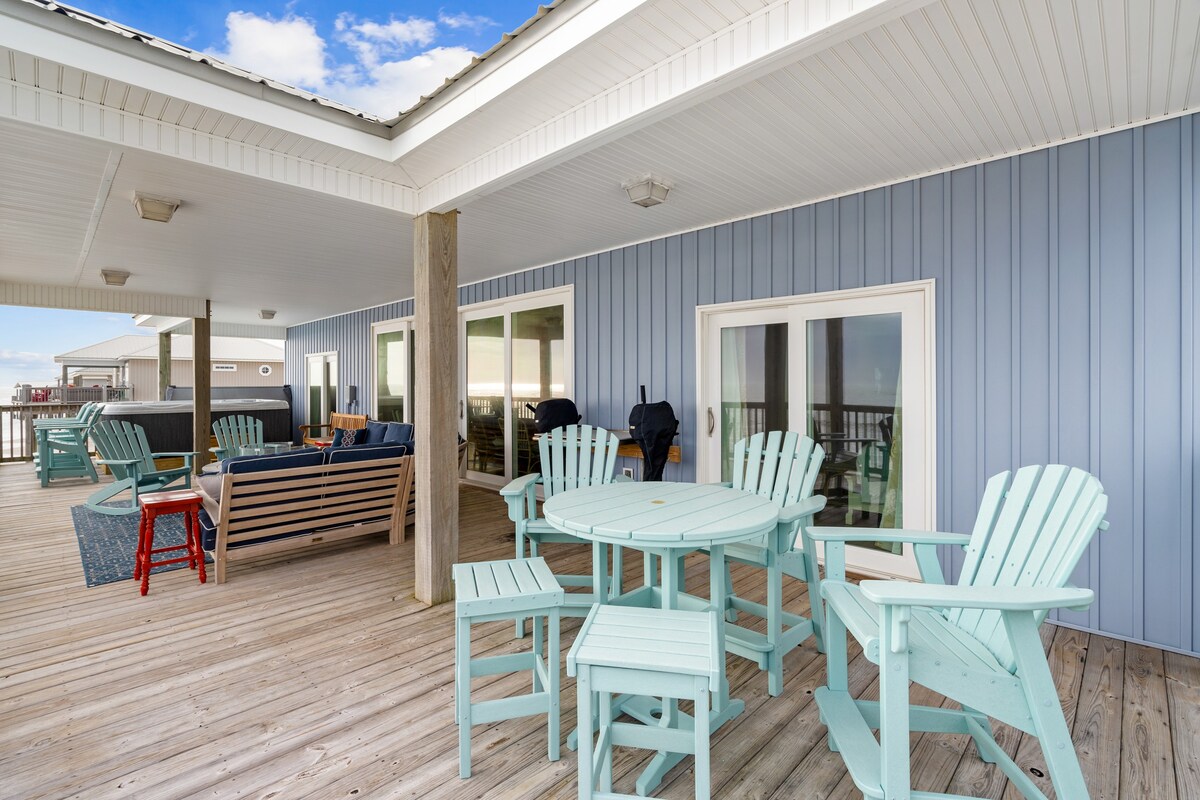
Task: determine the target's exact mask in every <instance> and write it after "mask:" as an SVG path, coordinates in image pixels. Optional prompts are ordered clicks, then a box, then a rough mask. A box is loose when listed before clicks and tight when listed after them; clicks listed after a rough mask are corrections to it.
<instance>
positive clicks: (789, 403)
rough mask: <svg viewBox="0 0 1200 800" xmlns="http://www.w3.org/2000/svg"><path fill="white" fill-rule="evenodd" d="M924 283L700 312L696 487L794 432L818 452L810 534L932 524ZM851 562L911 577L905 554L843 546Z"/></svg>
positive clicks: (928, 295)
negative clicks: (767, 435)
mask: <svg viewBox="0 0 1200 800" xmlns="http://www.w3.org/2000/svg"><path fill="white" fill-rule="evenodd" d="M931 309H932V285H931V284H926V283H922V284H915V285H909V286H908V287H894V286H893V287H882V288H880V289H878V290H874V291H856V292H845V293H843V292H835V293H829V294H827V295H807V296H802V297H796V298H788V299H786V300H774V301H770V302H755V303H749V304H740V305H732V304H731V305H729V306H722V307H719V308H714V309H712V310H705V309H702V310H701V312H700V313H701V329H702V337H701V339H702V341H701V351H702V352H701V359H700V367H701V371H702V376H701V382H700V385H701V389H700V393H701V397H700V400H701V408H702V409H706V410H707V414H706V417H707V418H706V419H705V420H704V422H703V423H702V425H703V426H704V428H703V429H702V430H701V431H700V439H699V441H700V442H701V450H702V452H703V453H704V455H703V456H702V460H701V464H700V478H701V480H727V479H728V475H729V470H730V463H731V462H730V459H731V453H732V449H733V445H734V444H735V443H736V442H737V441H738V440H740V439H742V438H744V437H746V436H749V435H752V434H754V433H758V432H760V431H770V430H794V431H802V432H805V433H807V434H808V435H810V436H812V438H813V439H815V440H816V441H817V443H818V444H820V445H821V447H822V448H823V449H824V450H825V462H824V464H823V466H822V468H821V474H820V476H819V478H818V481H817V492H818V493H819V494H822V495H824V496H825V498H826V500H827V504H826V507H825V510H824V511H823V512H822V513H821V515H820V516H819V517H818V519H817V520H816V522H817V524H818V525H834V526H854V527H867V528H871V527H873V528H900V527H905V528H917V529H924V528H929V527H931V526H932V525H933V523H934V519H933V491H934V485H933V483H934V477H933V476H934V473H933V442H932V433H933V424H932V419H933V417H932V407H931V404H932V401H933V395H932V388H931V379H932V366H931V365H932V361H933V351H932V347H933V333H932V327H931V323H932V310H931ZM850 550H851V552H850V553H849V555H848V559H849V562H850V565H851V566H852V567H853V568H855V569H857V570H859V571H861V572H867V573H873V574H884V575H900V576H915V575H916V566H915V561H914V560H913V558H912V554H911V552H907V551H906V550H904V549H901V548H899V547H895V546H893V545H888V544H875V543H866V544H864V545H862V546H860V547H855V548H850Z"/></svg>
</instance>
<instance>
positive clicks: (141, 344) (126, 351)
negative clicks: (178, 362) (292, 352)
mask: <svg viewBox="0 0 1200 800" xmlns="http://www.w3.org/2000/svg"><path fill="white" fill-rule="evenodd" d="M211 348H212V353H211V360H213V361H283V342H282V341H272V340H268V339H243V338H239V337H235V336H214V337H212V342H211ZM191 357H192V337H191V336H174V337H172V341H171V358H172V360H174V359H188V358H191ZM135 358H158V337H157V336H156V335H153V334H150V335H146V336H143V335H139V334H135V333H128V334H124V335H122V336H117V337H114V338H112V339H106V340H105V341H103V342H97V343H95V344H90V345H88V346H86V347H80V348H77V349H75V350H70V351H68V352H66V353H62V354H61V355H57V356H55V357H54V361H55V362H56V363H58V364H68V365H71V366H85V365H90V366H95V365H97V364H98V363H99V362H105V363H107V364H109V365H111V366H120V364H121V363H123V362H125V361H128V360H129V359H135ZM100 365H101V366H103V365H104V364H100Z"/></svg>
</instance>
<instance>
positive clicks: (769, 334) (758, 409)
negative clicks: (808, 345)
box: [716, 323, 788, 481]
mask: <svg viewBox="0 0 1200 800" xmlns="http://www.w3.org/2000/svg"><path fill="white" fill-rule="evenodd" d="M787 347H788V326H787V324H786V323H775V324H771V325H744V326H730V327H727V328H721V404H720V419H719V420H716V424H717V426H718V427H719V429H720V443H721V445H720V446H721V480H722V481H727V480H729V479H730V475H731V468H732V464H733V448H734V445H736V444H737V443H738V442H739V441H740V440H742V439H745V438H746V437H747V436H752V435H754V434H756V433H761V432H763V431H778V430H786V429H787V427H788V385H787V384H788V359H787Z"/></svg>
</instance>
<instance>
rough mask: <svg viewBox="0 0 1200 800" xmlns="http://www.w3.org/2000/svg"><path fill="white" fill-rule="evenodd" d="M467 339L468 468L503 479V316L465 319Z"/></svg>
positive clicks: (466, 414) (466, 413)
mask: <svg viewBox="0 0 1200 800" xmlns="http://www.w3.org/2000/svg"><path fill="white" fill-rule="evenodd" d="M466 338H467V341H466V345H467V352H466V362H467V363H466V372H467V387H466V389H467V397H466V408H465V418H466V424H467V443H468V453H469V459H470V461H469V464H468V468H469V469H471V470H473V471H475V472H479V473H483V474H485V475H499V476H503V475H504V420H505V394H506V387H507V383H508V382H507V381H506V380H505V374H504V373H505V369H504V363H505V360H504V317H503V316H495V317H483V318H481V319H472V320H467V323H466Z"/></svg>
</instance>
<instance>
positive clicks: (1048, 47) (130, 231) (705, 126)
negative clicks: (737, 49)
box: [0, 0, 1200, 325]
mask: <svg viewBox="0 0 1200 800" xmlns="http://www.w3.org/2000/svg"><path fill="white" fill-rule="evenodd" d="M732 2H733V0H720V2H717V0H706V2H705V3H704V4H702V5H694V4H690V3H687V4H685V3H683V2H682V0H659V2H656V3H655V4H653V6H652V7H651V8H650V9H648V11H649V12H651V13H653V12H654V11H655V10H657V11H663V10H664V9H666V8H667V7H668V6H671V7H672V8H674V10H673V11H671V12H670V14H668V16H667V19H666V20H663V19H659V20H657V21H653V24H655V25H657V26H658V27H661V28H667V27H668V23H670V22H671V21H672V20H675V21H678V22H680V23H681V24H680V25H679V26H678V28H679V29H678V30H676V29H671V30H672V31H673V33H672V34H671V35H672V36H675V37H677V38H681V39H682V40H686V36H689V35H692V36H694V35H699V33H701V32H702V31H701V30H700V27H701V26H700V23H699V22H696V23H695V25H694V27H696V28H697V30H693V31H690V32H689V31H688V30H687V26H686V25H683V24H682V22H683V21H685V20H688V21H689V22H688V25H692V23H691V22H690V20H691V19H692V18H691V17H688V16H686V15H685V13H684V11H681V10H680V9H683V8H684V6H687V8H689V9H693V10H694V9H698V8H703V9H704V10H705V13H714V10H715V9H717V8H718V7H719V8H725V7H726V6H729V5H730V3H732ZM761 5H762V3H761V2H760V0H741V6H743V7H744V10H751V9H753V8H757V7H759V6H761ZM725 10H726V11H729V12H730V13H732V9H731V8H726V9H725ZM687 13H693V12H692V11H689V12H687ZM719 22H720V20H719V19H713V20H707V21H706V22H705V24H717V23H719ZM645 24H651V22H650V21H646V22H645ZM1198 30H1200V0H1160V2H1156V3H1154V4H1142V3H1141V2H1139V0H1124V1H1123V0H1021V1H1020V2H1018V0H943V1H942V2H937V3H933V4H931V5H928V6H925V7H924V8H921V9H919V10H917V11H913V12H911V13H908V14H907V15H905V16H904V17H902V18H900V19H898V20H895V21H893V22H889V23H887V24H885V25H883V26H881V27H879V28H876V29H874V30H873V31H871V32H869V33H866V34H863V35H858V36H855V37H853V38H851V39H849V40H848V41H845V42H843V43H841V44H838V45H836V46H834V47H831V48H829V49H827V50H825V51H823V52H821V53H819V54H817V55H814V56H811V57H808V58H806V59H804V60H802V61H799V62H795V63H792V64H789V65H786V66H784V67H783V68H781V69H779V70H777V71H775V72H773V73H771V74H769V75H767V76H766V77H762V78H760V79H758V80H756V81H753V82H751V83H749V84H744V85H742V86H739V87H736V88H732V89H730V90H729V91H726V92H725V93H724V94H721V95H718V96H717V97H715V98H713V99H710V100H708V101H706V102H704V103H702V104H701V105H697V106H694V107H692V108H689V109H686V110H684V111H681V112H679V113H676V114H675V115H673V116H671V117H668V118H666V119H664V120H662V121H660V122H657V123H654V124H652V125H649V126H646V127H643V128H641V129H639V130H635V131H633V132H631V133H629V134H627V135H625V136H623V137H622V138H620V139H618V140H616V141H613V142H611V143H609V144H605V145H602V146H600V147H596V148H595V149H592V150H591V151H589V152H585V153H584V154H582V155H579V156H576V157H575V158H573V159H571V160H569V161H566V162H564V163H561V164H558V165H557V166H554V167H551V168H549V169H547V170H544V171H542V172H540V173H538V174H534V175H532V176H531V177H528V178H525V179H524V180H522V181H520V182H518V183H515V184H513V185H511V186H509V187H507V188H505V189H502V190H499V191H497V192H495V193H493V194H491V195H488V196H485V197H482V198H481V199H478V200H476V201H474V202H471V203H469V204H466V205H465V206H463V207H462V209H461V210H462V212H463V214H462V217H461V218H460V221H459V236H460V242H459V278H460V282H462V283H468V282H472V281H476V280H481V279H484V278H487V277H492V276H495V275H499V274H503V273H506V272H511V271H513V270H517V269H522V268H526V267H532V266H538V265H541V264H547V263H553V262H556V261H560V260H564V259H567V258H572V257H576V256H580V255H584V254H588V253H593V252H597V251H601V250H605V249H608V248H612V247H617V246H620V245H623V244H627V243H630V242H635V241H643V240H646V239H650V238H654V237H658V236H664V235H668V234H671V233H676V232H679V231H683V230H689V229H694V228H698V227H703V226H705V225H710V224H714V223H717V222H721V221H724V220H728V219H732V218H738V217H745V216H748V215H751V214H755V213H762V212H764V211H769V210H773V209H777V208H784V207H789V206H793V205H799V204H802V203H805V202H808V201H811V200H813V199H817V198H822V197H828V196H833V195H838V194H843V193H848V192H852V191H855V190H857V189H860V188H862V187H864V186H870V185H878V184H881V183H886V182H890V181H896V180H902V179H904V178H907V177H910V176H913V175H917V174H923V173H928V172H933V171H938V170H942V169H946V168H950V167H953V166H956V165H960V164H964V163H970V162H973V161H978V160H982V159H986V158H992V157H998V156H1002V155H1005V154H1009V153H1013V152H1017V151H1020V150H1022V149H1027V148H1030V147H1037V146H1041V145H1044V144H1047V143H1051V142H1055V141H1061V140H1063V139H1068V138H1072V137H1075V136H1080V135H1089V134H1092V133H1095V132H1102V131H1104V130H1108V129H1111V128H1113V127H1120V126H1124V125H1128V124H1131V123H1136V122H1140V121H1144V120H1147V119H1153V118H1157V117H1161V116H1164V115H1169V114H1175V113H1179V112H1181V111H1184V110H1187V109H1194V108H1196V106H1197V104H1198V103H1200V80H1197V77H1198V76H1197V71H1198V65H1200V59H1198V57H1197V56H1198V42H1200V35H1198ZM627 42H628V46H629V47H630V48H632V50H633V51H634V52H637V53H641V52H644V51H645V47H646V45H645V44H644V43H642V42H639V41H638V40H636V39H634V38H629V37H627ZM596 46H601V45H600V44H597V45H596ZM603 46H605V47H608V46H609V45H608V44H604V45H603ZM610 58H611V61H612V63H613V64H619V63H620V64H627V69H634V68H636V67H637V64H636V63H635V60H633V59H632V57H630V58H629V59H621V58H619V57H618V55H616V54H614V55H612V56H611V57H610V56H607V55H606V56H605V59H606V60H609V59H610ZM614 68H615V67H614ZM623 69H624V67H623ZM618 71H619V70H618ZM614 77H615V76H613V75H607V76H604V78H603V80H604V81H611V80H612V79H613V78H614ZM564 80H566V78H564ZM571 80H574V79H573V78H572V79H571ZM573 97H574V96H573V95H572V96H570V97H561V98H557V99H556V103H561V102H569V101H571V100H572V98H573ZM122 102H128V98H125V99H124V100H123V101H122ZM499 105H500V106H503V105H504V104H503V103H500V104H499ZM552 105H553V104H552ZM163 113H166V112H165V111H164V112H163ZM480 120H481V121H482V122H483V123H487V119H485V118H484V116H483V115H481V117H480ZM488 124H490V123H488ZM467 127H468V128H474V129H478V128H477V126H476V125H475V124H474V123H473V124H472V125H471V126H467ZM484 127H485V128H486V127H487V125H484ZM497 130H498V129H497ZM509 133H511V131H499V130H498V135H504V136H507V135H508V134H509ZM447 141H448V142H449V139H448V140H447ZM0 143H2V146H0V280H12V281H32V280H36V281H38V282H44V283H54V284H67V285H70V284H72V282H73V281H74V280H75V279H76V274H77V271H78V280H79V284H78V285H80V286H85V287H86V286H98V285H100V279H99V270H100V269H101V268H103V267H117V268H121V269H127V270H129V271H130V272H131V273H132V274H133V277H131V278H130V281H129V287H130V289H134V290H136V291H141V292H147V293H163V294H172V295H189V296H200V297H205V296H207V297H210V298H211V299H212V300H213V309H214V318H215V319H216V320H219V321H226V322H237V323H256V322H258V319H257V310H258V309H259V308H264V307H265V308H274V309H276V310H277V311H278V316H277V317H276V320H275V322H276V323H278V324H284V325H287V324H295V323H297V322H302V321H306V320H309V319H313V318H317V317H322V316H328V315H330V314H335V313H340V312H344V311H349V310H353V309H357V308H363V307H367V306H371V305H376V304H380V303H384V302H388V301H391V300H396V299H401V298H404V297H409V296H411V293H412V278H411V274H412V270H411V261H412V256H411V248H412V242H411V221H410V220H409V219H408V218H407V217H404V216H403V215H401V214H399V213H396V212H394V211H389V210H386V209H383V208H379V207H375V206H371V205H369V204H366V203H359V202H353V201H350V200H347V199H344V198H341V197H338V196H336V195H332V194H318V193H315V192H308V191H305V190H302V189H298V188H293V187H290V186H287V185H284V184H280V183H277V182H271V181H266V180H261V179H257V178H253V177H248V176H243V175H239V174H237V173H233V172H230V171H229V170H219V169H216V168H213V167H208V166H203V165H199V164H195V163H191V162H185V161H182V160H179V159H173V158H170V157H167V156H160V155H154V154H150V153H147V152H144V151H140V150H133V149H127V150H121V149H119V148H117V149H116V152H117V153H118V154H119V155H120V156H121V158H120V164H119V166H118V168H117V169H116V172H115V175H114V178H113V183H112V189H111V193H110V194H109V196H108V198H107V201H106V202H105V203H104V204H103V205H102V206H101V207H100V209H101V211H100V214H99V216H98V217H95V218H94V215H93V207H94V206H95V205H96V200H97V192H98V191H99V190H100V185H101V179H102V176H103V175H104V173H105V168H106V164H107V163H108V162H109V158H110V155H111V154H112V153H113V152H114V151H113V150H110V148H109V146H107V145H105V144H102V143H100V142H97V141H96V140H92V139H86V138H83V137H80V136H75V135H72V134H66V133H55V132H52V131H50V130H48V129H44V128H34V127H31V126H28V125H25V124H23V123H17V122H0ZM451 144H453V145H454V146H455V147H457V146H460V145H462V143H461V142H458V144H454V143H453V142H451ZM485 144H486V142H483V143H482V144H478V143H477V144H475V145H472V146H475V147H482V146H484V145H485ZM447 146H450V145H447ZM431 153H432V151H431ZM433 155H436V154H433ZM433 155H431V156H430V161H429V162H428V163H427V164H426V165H425V167H424V168H427V169H430V170H433V169H434V162H435V161H436V159H435V158H433ZM413 164H414V165H415V164H417V161H414V162H413ZM645 171H651V172H655V173H657V174H660V175H662V176H663V177H665V178H667V179H669V180H671V181H673V182H674V184H675V188H674V190H673V191H672V193H671V196H670V198H669V200H668V202H667V203H666V204H665V205H662V206H659V207H655V208H650V209H642V208H639V207H637V206H634V205H632V204H630V203H629V202H628V200H627V199H626V198H625V196H624V194H623V192H622V190H621V188H620V184H621V182H622V181H624V180H626V179H628V178H629V177H631V176H633V175H636V174H639V173H641V172H645ZM135 189H137V190H140V191H144V192H149V193H152V194H161V195H165V196H172V197H179V198H181V199H182V200H183V201H184V205H183V207H182V208H181V209H180V211H179V213H178V215H177V217H176V219H175V220H174V221H173V222H171V223H170V224H169V225H162V224H158V223H150V222H145V221H143V220H140V219H138V218H137V217H136V215H135V214H134V212H133V209H132V206H131V205H130V198H131V197H132V194H133V191H134V190H135ZM93 221H94V222H95V223H96V224H95V239H94V241H93V242H92V245H91V249H90V251H89V252H88V253H87V257H86V259H85V260H84V261H83V263H82V270H81V271H79V267H80V258H81V252H82V250H83V247H84V244H85V242H86V241H87V232H88V229H89V224H90V223H92V222H93Z"/></svg>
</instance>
